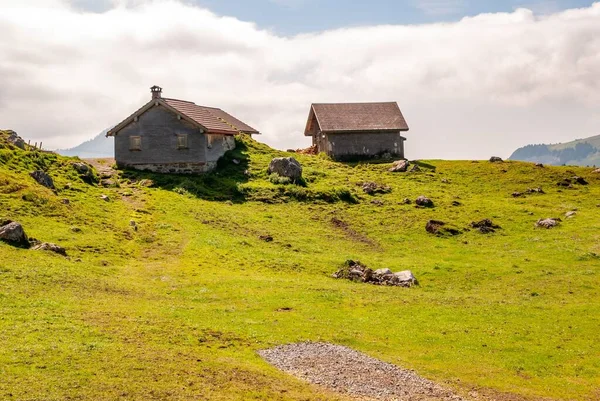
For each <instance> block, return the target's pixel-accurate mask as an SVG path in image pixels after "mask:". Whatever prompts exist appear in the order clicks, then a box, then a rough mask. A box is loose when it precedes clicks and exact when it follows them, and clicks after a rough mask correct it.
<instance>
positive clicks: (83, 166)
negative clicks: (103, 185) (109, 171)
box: [72, 162, 98, 184]
mask: <svg viewBox="0 0 600 401" xmlns="http://www.w3.org/2000/svg"><path fill="white" fill-rule="evenodd" d="M72 166H73V168H74V169H75V171H77V173H78V174H79V177H81V179H82V180H83V181H85V182H86V183H88V184H95V183H96V182H98V177H96V174H94V168H93V167H92V166H90V165H89V164H87V163H84V162H76V163H73V164H72Z"/></svg>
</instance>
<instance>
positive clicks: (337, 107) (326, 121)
mask: <svg viewBox="0 0 600 401" xmlns="http://www.w3.org/2000/svg"><path fill="white" fill-rule="evenodd" d="M313 112H314V114H315V115H316V117H317V121H318V123H319V127H320V130H321V132H353V131H408V124H407V123H406V120H405V119H404V116H403V115H402V112H401V111H400V108H399V107H398V103H396V102H386V103H320V104H319V103H317V104H313V105H312V110H311V113H313Z"/></svg>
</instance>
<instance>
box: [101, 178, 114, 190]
mask: <svg viewBox="0 0 600 401" xmlns="http://www.w3.org/2000/svg"><path fill="white" fill-rule="evenodd" d="M100 185H102V186H103V187H104V188H110V187H114V186H115V185H116V183H115V181H114V180H111V179H105V180H101V181H100Z"/></svg>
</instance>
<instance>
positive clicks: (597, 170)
mask: <svg viewBox="0 0 600 401" xmlns="http://www.w3.org/2000/svg"><path fill="white" fill-rule="evenodd" d="M592 173H593V174H600V168H597V169H596V170H594V171H592Z"/></svg>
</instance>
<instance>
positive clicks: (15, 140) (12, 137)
mask: <svg viewBox="0 0 600 401" xmlns="http://www.w3.org/2000/svg"><path fill="white" fill-rule="evenodd" d="M7 140H8V143H10V144H12V145H14V146H16V147H17V148H19V149H23V150H24V149H25V141H24V140H23V138H21V137H20V136H19V135H17V133H16V132H15V131H8V139H7Z"/></svg>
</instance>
